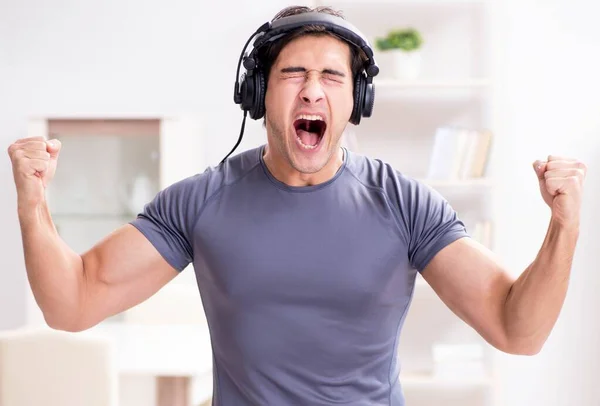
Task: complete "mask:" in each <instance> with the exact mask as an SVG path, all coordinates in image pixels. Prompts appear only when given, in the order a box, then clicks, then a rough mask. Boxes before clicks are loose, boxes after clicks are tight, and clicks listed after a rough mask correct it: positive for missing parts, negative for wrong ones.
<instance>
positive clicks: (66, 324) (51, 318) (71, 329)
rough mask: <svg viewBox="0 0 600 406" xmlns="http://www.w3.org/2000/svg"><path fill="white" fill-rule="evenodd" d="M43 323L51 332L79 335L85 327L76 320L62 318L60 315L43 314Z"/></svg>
mask: <svg viewBox="0 0 600 406" xmlns="http://www.w3.org/2000/svg"><path fill="white" fill-rule="evenodd" d="M43 315H44V321H45V322H46V324H47V325H48V327H50V328H51V329H53V330H59V331H66V332H68V333H79V332H81V331H84V330H86V329H87V327H86V326H85V325H84V324H83V323H80V322H79V321H78V320H76V319H72V318H68V317H64V316H61V315H57V314H53V313H49V312H44V313H43Z"/></svg>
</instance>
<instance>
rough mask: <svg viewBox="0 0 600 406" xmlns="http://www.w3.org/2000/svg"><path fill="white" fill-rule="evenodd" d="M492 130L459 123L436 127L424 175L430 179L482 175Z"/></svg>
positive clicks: (458, 178) (478, 176)
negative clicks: (462, 125) (458, 124)
mask: <svg viewBox="0 0 600 406" xmlns="http://www.w3.org/2000/svg"><path fill="white" fill-rule="evenodd" d="M491 142H492V133H491V131H489V130H475V129H469V128H464V127H458V126H443V127H439V128H437V129H436V132H435V135H434V142H433V148H432V152H431V157H430V161H429V167H428V171H427V177H428V178H429V179H432V180H464V179H473V178H481V177H484V176H485V174H486V170H487V163H488V158H489V154H490V149H491Z"/></svg>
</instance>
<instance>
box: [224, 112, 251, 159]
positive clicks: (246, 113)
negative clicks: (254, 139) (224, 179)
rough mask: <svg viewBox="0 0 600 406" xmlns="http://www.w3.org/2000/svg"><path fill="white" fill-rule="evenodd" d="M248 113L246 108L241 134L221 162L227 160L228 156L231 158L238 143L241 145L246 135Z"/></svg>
mask: <svg viewBox="0 0 600 406" xmlns="http://www.w3.org/2000/svg"><path fill="white" fill-rule="evenodd" d="M247 115H248V110H244V118H243V119H242V128H241V129H240V136H239V138H238V140H237V143H236V144H235V146H234V147H233V148H232V150H231V151H229V154H227V155H226V156H225V158H223V160H222V161H221V163H223V162H225V160H226V159H227V158H229V155H231V154H232V153H233V151H235V149H236V148H237V147H238V145H240V142H242V136H243V135H244V127H245V126H246V116H247Z"/></svg>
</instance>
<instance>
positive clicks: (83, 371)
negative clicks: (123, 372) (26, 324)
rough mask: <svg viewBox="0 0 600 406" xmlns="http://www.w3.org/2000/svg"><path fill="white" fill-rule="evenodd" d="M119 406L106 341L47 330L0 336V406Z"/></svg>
mask: <svg viewBox="0 0 600 406" xmlns="http://www.w3.org/2000/svg"><path fill="white" fill-rule="evenodd" d="M34 405H40V406H41V405H43V406H84V405H85V406H117V405H118V376H117V371H116V366H115V359H114V351H113V348H112V346H111V345H110V343H109V342H108V341H104V340H101V339H97V338H92V337H88V336H84V335H80V334H72V333H67V332H62V331H56V330H51V329H48V328H39V329H22V330H14V331H6V332H0V406H34Z"/></svg>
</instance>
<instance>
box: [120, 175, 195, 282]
mask: <svg viewBox="0 0 600 406" xmlns="http://www.w3.org/2000/svg"><path fill="white" fill-rule="evenodd" d="M201 181H202V179H201V178H199V175H196V176H192V177H189V178H186V179H183V180H181V181H178V182H176V183H173V184H172V185H170V186H168V187H166V188H164V189H162V190H161V191H160V192H158V194H156V196H155V197H154V198H153V199H152V200H151V201H150V202H148V203H147V204H146V205H145V206H144V209H143V210H142V212H141V213H139V214H138V215H137V217H136V219H134V220H132V221H131V222H130V224H131V225H133V226H134V227H136V228H137V229H138V230H139V231H140V232H141V233H142V234H143V235H144V236H145V237H146V238H147V239H148V240H149V241H150V243H152V245H153V246H154V247H155V248H156V249H157V250H158V252H159V253H160V254H161V255H162V256H163V258H164V259H165V260H166V261H167V262H168V263H169V264H170V265H171V266H172V267H173V268H175V269H176V270H177V271H182V270H183V269H184V268H186V267H187V266H188V265H189V264H190V263H191V262H192V261H193V259H194V254H193V252H194V250H193V241H192V239H193V227H194V222H195V221H194V219H195V218H196V217H197V216H196V214H197V213H198V210H199V207H200V205H201V201H202V198H201V196H199V195H198V189H199V183H200V182H201Z"/></svg>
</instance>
